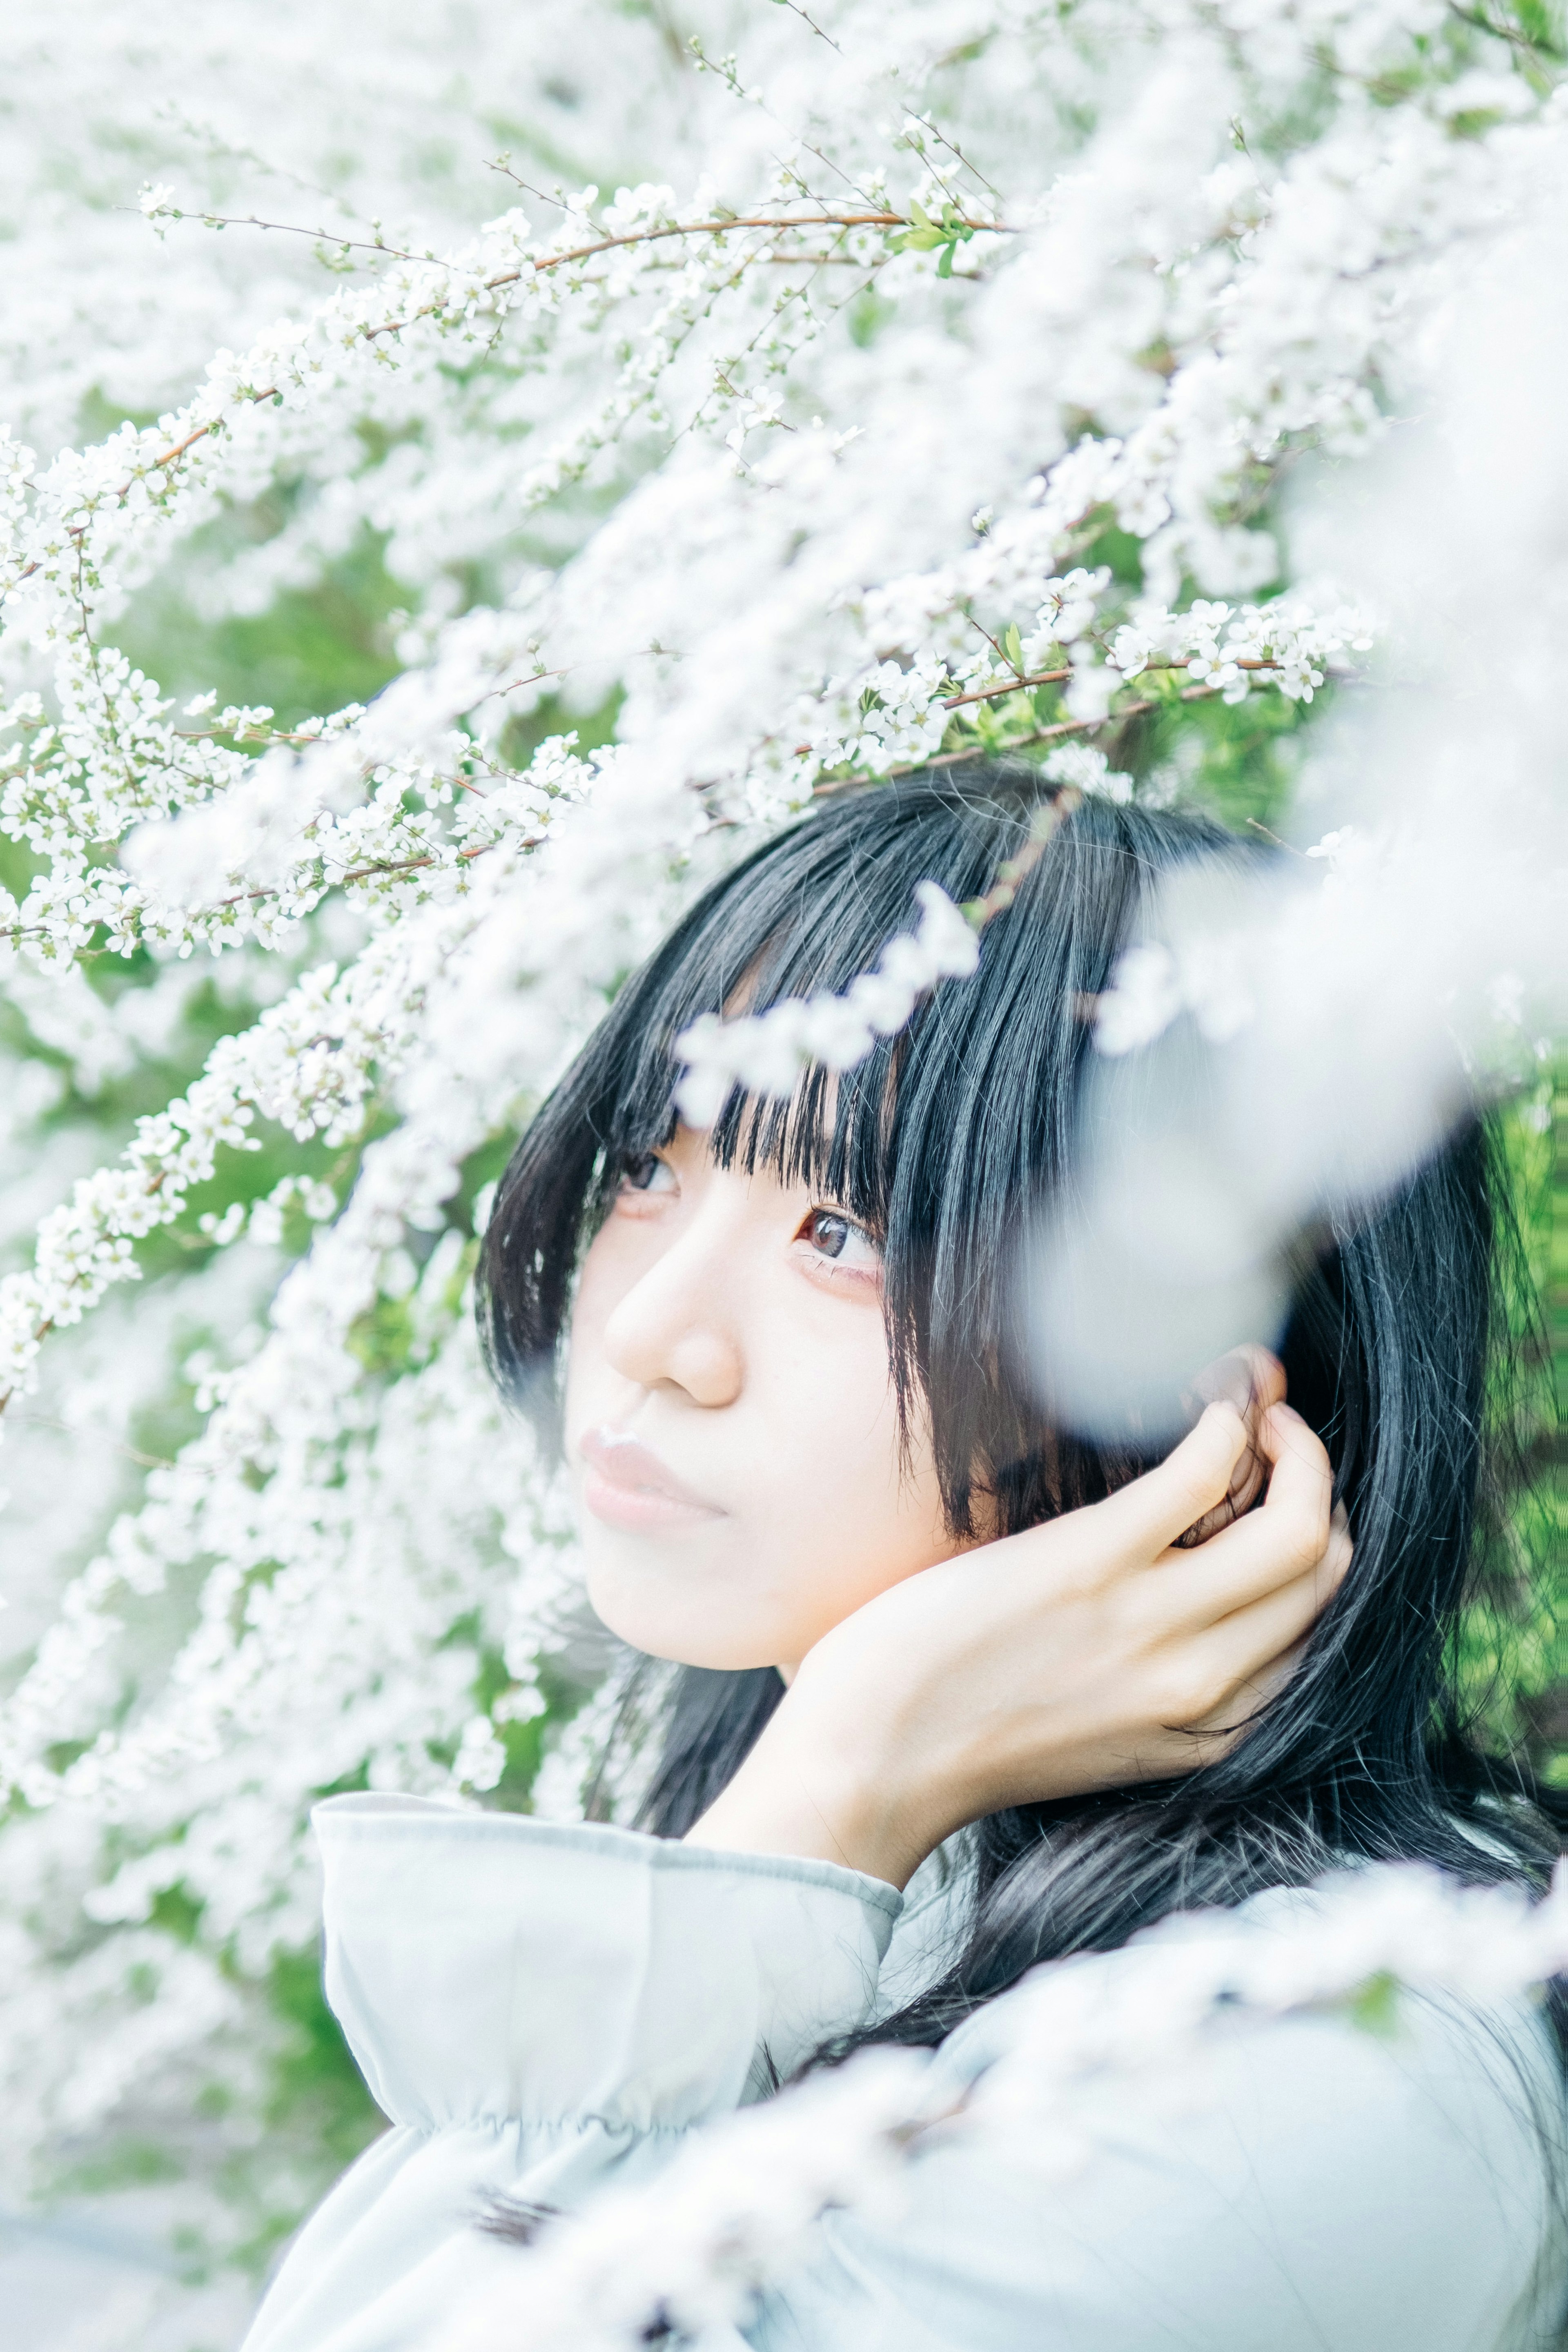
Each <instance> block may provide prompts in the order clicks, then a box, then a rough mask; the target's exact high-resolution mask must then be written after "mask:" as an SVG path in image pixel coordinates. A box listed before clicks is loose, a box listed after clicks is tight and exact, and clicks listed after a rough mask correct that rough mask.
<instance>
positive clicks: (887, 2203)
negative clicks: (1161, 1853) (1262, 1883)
mask: <svg viewBox="0 0 1568 2352" xmlns="http://www.w3.org/2000/svg"><path fill="white" fill-rule="evenodd" d="M1295 1906H1296V1916H1295V1917H1294V1918H1291V1919H1289V1920H1284V1921H1278V1922H1276V1923H1274V1924H1273V1925H1272V1926H1271V1927H1269V1928H1268V1929H1267V1930H1260V1927H1259V1926H1258V1924H1257V1923H1256V1922H1253V1921H1250V1920H1248V1919H1247V1917H1246V1915H1245V1914H1244V1915H1241V1916H1239V1917H1237V1916H1230V1917H1223V1916H1222V1917H1216V1916H1215V1915H1213V1914H1204V1913H1201V1912H1197V1913H1187V1914H1179V1915H1177V1916H1174V1917H1173V1918H1172V1919H1170V1920H1168V1921H1167V1922H1165V1923H1164V1924H1163V1926H1162V1927H1157V1928H1154V1929H1152V1930H1151V1931H1149V1932H1148V1933H1147V1934H1145V1935H1143V1936H1142V1937H1139V1938H1138V1939H1137V1941H1136V1942H1135V1943H1134V1944H1132V1945H1131V1947H1129V1948H1128V1949H1127V1950H1126V1951H1125V1952H1124V1953H1122V1954H1121V1955H1120V1956H1118V1958H1116V1960H1115V1961H1113V1962H1112V1964H1111V1966H1110V1969H1107V1967H1106V1964H1105V1962H1104V1961H1103V1959H1100V1958H1080V1959H1076V1960H1065V1961H1056V1962H1054V1963H1051V1964H1049V1965H1047V1967H1045V1968H1042V1969H1037V1970H1036V1971H1035V1972H1034V1973H1033V1974H1032V1975H1031V1976H1029V1977H1026V1979H1024V1980H1023V1982H1022V1983H1021V1984H1019V1985H1018V1986H1016V1988H1015V1989H1014V1990H1012V1991H1010V1992H1008V1993H1005V1994H1004V1995H1002V1996H1001V1998H1000V2000H998V2001H997V2002H996V2004H995V2006H994V2011H993V2014H992V2017H991V2019H990V2020H989V2021H988V2033H987V2041H988V2043H989V2044H990V2046H991V2050H992V2052H994V2053H995V2054H993V2055H991V2056H990V2063H988V2064H986V2065H985V2066H984V2071H983V2072H981V2071H966V2070H965V2069H964V2068H963V2065H962V2063H961V2062H955V2061H954V2060H950V2059H949V2058H947V2057H945V2056H944V2055H943V2054H942V2053H931V2052H929V2051H915V2050H903V2049H886V2048H883V2049H878V2048H871V2049H868V2050H863V2051H861V2052H860V2053H858V2054H857V2055H856V2056H855V2057H853V2058H851V2059H850V2060H849V2061H848V2062H847V2063H846V2064H845V2065H843V2066H842V2067H840V2068H837V2069H836V2070H834V2071H833V2072H832V2073H831V2074H825V2075H817V2076H815V2077H812V2076H808V2077H807V2078H806V2079H805V2082H803V2083H801V2084H797V2085H795V2087H793V2088H791V2089H788V2090H786V2091H784V2092H783V2093H781V2094H780V2095H777V2096H776V2097H774V2098H773V2099H771V2100H769V2101H768V2102H767V2103H766V2104H765V2105H762V2106H758V2107H752V2108H746V2109H742V2111H741V2112H740V2113H739V2114H738V2115H736V2116H731V2117H727V2118H725V2119H724V2120H723V2121H722V2122H720V2123H717V2124H710V2125H709V2126H706V2127H705V2128H704V2129H703V2130H702V2131H700V2132H699V2133H697V2134H694V2135H692V2136H691V2137H690V2138H689V2142H688V2144H687V2145H686V2146H685V2147H682V2148H681V2149H680V2150H679V2154H678V2155H677V2156H676V2157H675V2158H674V2159H673V2160H672V2161H671V2162H670V2163H669V2165H668V2167H667V2168H666V2169H665V2170H664V2171H663V2172H661V2173H660V2174H659V2175H658V2176H657V2177H656V2178H655V2179H653V2180H652V2181H651V2182H647V2183H644V2184H641V2185H638V2186H637V2187H632V2188H620V2189H616V2188H611V2189H604V2190H601V2191H600V2192H599V2194H598V2195H597V2196H596V2197H595V2199H593V2200H591V2201H590V2202H589V2204H588V2205H587V2206H586V2207H584V2209H583V2210H581V2211H580V2212H578V2213H575V2214H574V2215H572V2216H570V2217H569V2218H567V2219H564V2220H562V2221H556V2222H554V2223H553V2224H552V2225H550V2226H549V2227H547V2229H546V2230H545V2231H544V2233H543V2235H542V2239H541V2241H540V2242H539V2243H538V2244H537V2245H536V2246H535V2247H533V2248H531V2249H530V2251H529V2252H526V2253H523V2254H521V2255H519V2256H518V2257H517V2258H516V2261H515V2263H514V2266H513V2275H512V2276H510V2278H509V2277H504V2276H503V2277H501V2278H500V2279H498V2280H497V2282H496V2283H495V2284H493V2285H492V2286H491V2287H490V2288H489V2290H488V2291H487V2293H486V2294H485V2295H484V2296H483V2297H482V2298H479V2299H476V2303H475V2305H474V2306H473V2307H472V2308H470V2309H469V2310H468V2312H466V2313H465V2314H464V2315H462V2316H461V2317H460V2318H458V2319H457V2320H455V2321H454V2323H453V2326H452V2327H451V2329H450V2331H449V2332H448V2334H447V2336H445V2337H444V2338H443V2341H442V2352H506V2347H518V2352H524V2347H526V2352H546V2348H547V2347H557V2346H559V2347H568V2346H569V2347H573V2352H579V2348H580V2347H581V2348H582V2352H623V2347H632V2346H634V2345H637V2344H639V2343H643V2342H646V2341H647V2329H648V2328H649V2326H652V2325H654V2324H655V2323H656V2322H658V2321H662V2322H663V2323H664V2324H665V2325H666V2326H669V2327H672V2328H673V2329H675V2330H676V2331H677V2332H680V2333H685V2334H688V2335H689V2336H693V2337H694V2338H696V2339H697V2340H698V2341H700V2340H701V2337H702V2333H703V2331H704V2329H707V2328H713V2329H718V2328H721V2327H726V2326H728V2327H733V2326H744V2325H745V2324H746V2322H747V2321H748V2320H749V2319H751V2318H752V2316H753V2315H754V2314H755V2311H756V2307H757V2299H758V2297H759V2295H762V2294H766V2292H767V2291H768V2290H769V2289H770V2288H774V2287H786V2288H787V2285H788V2282H789V2279H790V2274H791V2273H792V2271H794V2270H796V2269H798V2267H799V2266H800V2265H801V2264H802V2263H804V2262H805V2261H807V2260H808V2259H809V2256H810V2252H811V2231H812V2225H813V2224H814V2223H815V2222H816V2221H818V2220H819V2219H820V2217H821V2216H822V2215H823V2214H824V2213H825V2212H826V2211H828V2210H832V2211H834V2212H835V2213H849V2214H851V2215H854V2214H857V2213H858V2214H865V2215H868V2216H869V2217H871V2218H873V2219H875V2220H877V2221H883V2222H887V2221H890V2220H891V2221H896V2219H897V2217H898V2214H899V2210H900V2196H901V2192H902V2190H903V2189H904V2188H905V2186H906V2184H907V2182H908V2179H909V2173H910V2167H911V2166H918V2165H919V2163H920V2161H921V2158H922V2157H923V2156H924V2155H925V2154H926V2153H927V2152H928V2151H930V2150H931V2148H932V2147H941V2146H943V2145H947V2144H951V2143H952V2140H953V2139H954V2138H955V2137H961V2136H967V2135H973V2134H983V2135H985V2136H987V2137H991V2138H992V2139H993V2141H995V2140H996V2139H998V2138H999V2139H1001V2140H1002V2141H1003V2142H1004V2144H1008V2143H1010V2144H1011V2145H1012V2146H1013V2147H1015V2148H1016V2150H1017V2153H1018V2156H1019V2158H1020V2159H1021V2160H1023V2161H1024V2162H1026V2164H1027V2166H1028V2168H1029V2171H1030V2173H1031V2175H1033V2176H1036V2177H1042V2178H1044V2179H1047V2180H1064V2179H1070V2178H1072V2177H1073V2176H1074V2175H1075V2174H1078V2173H1079V2172H1081V2171H1083V2170H1084V2169H1085V2168H1089V2167H1092V2165H1093V2162H1094V2159H1095V2154H1096V2150H1097V2147H1100V2146H1101V2145H1104V2144H1106V2143H1107V2141H1108V2140H1110V2141H1113V2140H1114V2139H1115V2137H1117V2131H1118V2125H1119V2123H1120V2126H1121V2130H1123V2131H1124V2130H1125V2127H1126V2118H1127V2115H1128V2112H1129V2109H1130V2107H1131V2109H1132V2110H1133V2111H1135V2112H1138V2113H1141V2114H1148V2113H1152V2114H1156V2115H1161V2116H1163V2117H1164V2118H1165V2119H1166V2123H1167V2126H1168V2127H1169V2128H1173V2129H1176V2130H1179V2128H1180V2124H1181V2119H1182V2117H1183V2116H1184V2114H1185V2113H1188V2112H1190V2111H1191V2110H1192V2108H1193V2107H1194V2105H1199V2104H1201V2102H1202V2100H1203V2097H1204V2083H1205V2074H1207V2073H1208V2072H1209V2071H1210V2070H1211V2068H1212V2054H1211V2053H1212V2043H1213V2037H1214V2034H1215V2028H1216V2025H1219V2024H1220V2023H1221V2021H1223V2029H1224V2031H1225V2032H1226V2034H1227V2035H1230V2036H1232V2037H1234V2036H1235V2035H1236V2034H1237V2033H1238V2032H1241V2033H1256V2032H1260V2031H1266V2030H1267V2028H1268V2025H1269V2024H1270V2023H1271V2022H1272V2021H1277V2020H1279V2019H1280V2018H1283V2017H1286V2016H1289V2015H1291V2014H1292V2013H1296V2012H1300V2011H1320V2012H1321V2011H1328V2012H1329V2013H1330V2014H1333V2013H1334V2012H1336V2011H1337V2012H1339V2013H1340V2014H1342V2015H1343V2016H1345V2017H1346V2018H1347V2021H1356V2020H1357V2019H1358V2018H1359V2020H1360V2021H1361V2024H1362V2028H1363V2031H1380V2032H1397V2030H1398V2022H1399V2014H1400V2011H1399V2004H1400V2000H1401V1997H1402V1995H1403V1994H1404V1993H1405V1991H1407V1990H1414V1991H1417V1992H1420V1993H1423V1994H1426V1995H1433V1994H1436V1995H1438V1996H1448V1997H1450V1998H1453V1997H1458V1999H1459V2000H1483V2001H1495V2000H1499V1999H1500V1998H1506V1997H1508V1996H1510V1995H1516V1994H1518V1993H1521V1992H1524V1991H1528V1990H1530V1989H1531V1988H1532V1987H1534V1986H1536V1985H1539V1984H1540V1983H1541V1982H1542V1980H1543V1979H1546V1978H1549V1977H1551V1976H1553V1975H1556V1974H1558V1973H1560V1972H1561V1971H1562V1970H1563V1968H1564V1967H1565V1966H1568V1876H1565V1875H1564V1874H1561V1873H1560V1874H1559V1875H1558V1878H1557V1880H1556V1883H1555V1885H1554V1887H1553V1890H1552V1894H1551V1895H1549V1896H1548V1897H1547V1898H1546V1899H1545V1900H1544V1901H1542V1903H1540V1904H1538V1905H1536V1906H1533V1907H1531V1906H1530V1905H1528V1904H1527V1903H1526V1902H1525V1901H1524V1900H1523V1899H1522V1898H1521V1897H1520V1896H1518V1895H1513V1894H1512V1893H1505V1892H1503V1891H1501V1890H1497V1889H1492V1890H1484V1891H1480V1892H1475V1891H1468V1890H1462V1889H1459V1888H1457V1887H1454V1886H1453V1885H1449V1884H1447V1883H1446V1882H1445V1881H1443V1880H1442V1879H1441V1878H1440V1877H1439V1876H1438V1874H1436V1872H1432V1871H1427V1870H1424V1869H1421V1868H1419V1867H1416V1866H1413V1865H1408V1864H1407V1865H1403V1866H1401V1865H1397V1864H1393V1865H1387V1864H1385V1865H1383V1866H1381V1867H1375V1868H1371V1869H1368V1870H1365V1871H1363V1872H1358V1873H1346V1874H1344V1875H1343V1876H1342V1877H1340V1878H1338V1879H1329V1880H1325V1881H1323V1882H1322V1883H1321V1885H1320V1886H1319V1887H1318V1888H1317V1889H1315V1890H1314V1891H1313V1893H1312V1894H1311V1895H1310V1896H1298V1897H1296V1898H1295Z"/></svg>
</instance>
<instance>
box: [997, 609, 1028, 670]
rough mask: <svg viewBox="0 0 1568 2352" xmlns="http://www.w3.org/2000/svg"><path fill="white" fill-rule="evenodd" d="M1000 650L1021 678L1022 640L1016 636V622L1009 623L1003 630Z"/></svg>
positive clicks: (1022, 668) (1022, 662)
mask: <svg viewBox="0 0 1568 2352" xmlns="http://www.w3.org/2000/svg"><path fill="white" fill-rule="evenodd" d="M1002 650H1003V652H1004V653H1005V655H1006V656H1007V658H1008V660H1009V661H1010V662H1011V663H1012V665H1013V667H1014V668H1015V669H1016V671H1017V673H1018V675H1019V677H1022V676H1023V675H1024V640H1023V638H1022V637H1021V636H1020V635H1018V624H1017V622H1016V621H1009V622H1008V624H1007V625H1006V627H1005V629H1004V630H1003V632H1002Z"/></svg>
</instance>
